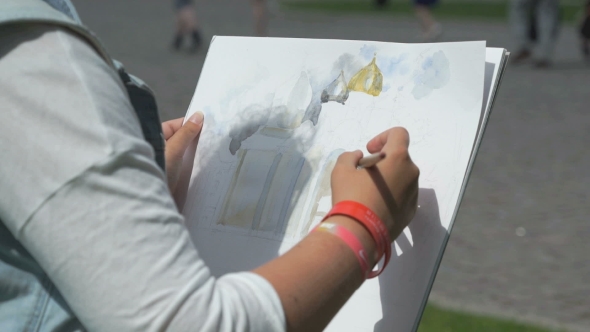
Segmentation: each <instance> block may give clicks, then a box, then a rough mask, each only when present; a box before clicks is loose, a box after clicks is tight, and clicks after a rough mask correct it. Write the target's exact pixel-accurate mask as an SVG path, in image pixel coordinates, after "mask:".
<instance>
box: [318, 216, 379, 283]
mask: <svg viewBox="0 0 590 332" xmlns="http://www.w3.org/2000/svg"><path fill="white" fill-rule="evenodd" d="M313 231H325V232H328V233H331V234H334V235H336V236H338V237H339V238H340V239H341V240H342V241H344V242H345V243H346V244H347V245H348V247H350V249H352V251H353V252H354V255H355V256H356V258H357V259H358V261H359V263H360V265H361V270H362V271H363V276H364V277H365V279H367V277H368V276H369V271H371V266H370V265H369V262H368V261H367V254H366V251H365V248H364V247H363V244H362V243H361V241H359V239H358V238H357V237H356V235H354V233H352V232H351V231H349V230H348V229H346V227H344V226H340V225H337V224H333V223H330V222H325V223H321V224H319V225H318V226H317V227H316V228H315V229H314V230H313Z"/></svg>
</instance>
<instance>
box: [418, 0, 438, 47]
mask: <svg viewBox="0 0 590 332" xmlns="http://www.w3.org/2000/svg"><path fill="white" fill-rule="evenodd" d="M437 3H438V0H414V12H415V14H416V17H418V21H420V25H421V27H422V41H424V42H434V41H437V40H438V39H439V38H440V37H441V36H442V32H443V31H442V27H441V25H440V23H438V22H437V21H436V20H435V19H434V16H433V15H432V7H434V6H435V5H436V4H437Z"/></svg>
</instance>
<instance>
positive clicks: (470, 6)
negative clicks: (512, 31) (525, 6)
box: [282, 0, 582, 22]
mask: <svg viewBox="0 0 590 332" xmlns="http://www.w3.org/2000/svg"><path fill="white" fill-rule="evenodd" d="M282 5H283V6H284V7H285V8H286V9H291V10H307V11H317V12H330V13H341V14H367V13H373V14H380V15H406V16H407V15H412V14H413V8H412V2H411V1H410V0H403V1H401V0H389V3H388V4H387V5H386V6H385V7H383V8H378V7H377V6H376V5H375V4H374V2H373V1H372V0H303V1H289V0H285V1H283V2H282ZM581 8H582V6H581V5H573V4H561V17H562V19H563V21H564V22H573V21H575V20H576V18H577V17H578V14H579V13H580V10H581ZM433 12H434V15H435V16H437V17H441V18H453V19H478V20H482V19H483V20H506V17H507V13H508V1H504V2H484V1H466V0H451V1H445V0H441V2H440V5H438V6H436V7H434V9H433Z"/></svg>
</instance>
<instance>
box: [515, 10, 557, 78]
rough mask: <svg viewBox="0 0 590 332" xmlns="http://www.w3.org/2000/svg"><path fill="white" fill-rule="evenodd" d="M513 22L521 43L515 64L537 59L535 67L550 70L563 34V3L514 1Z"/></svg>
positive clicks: (518, 45) (518, 44)
mask: <svg viewBox="0 0 590 332" xmlns="http://www.w3.org/2000/svg"><path fill="white" fill-rule="evenodd" d="M509 19H510V25H511V28H512V32H513V35H514V37H515V39H516V44H517V45H516V47H517V50H516V55H515V56H514V58H513V62H514V63H522V62H524V61H525V60H528V59H530V58H533V59H534V66H535V67H537V68H547V67H549V66H550V65H551V61H552V58H553V51H554V48H555V43H556V41H557V35H558V32H559V1H558V0H511V2H510V12H509ZM532 26H534V28H531V27H532ZM531 32H533V33H531ZM535 37H536V38H535ZM535 46H536V47H535ZM533 48H535V49H534V51H535V54H533Z"/></svg>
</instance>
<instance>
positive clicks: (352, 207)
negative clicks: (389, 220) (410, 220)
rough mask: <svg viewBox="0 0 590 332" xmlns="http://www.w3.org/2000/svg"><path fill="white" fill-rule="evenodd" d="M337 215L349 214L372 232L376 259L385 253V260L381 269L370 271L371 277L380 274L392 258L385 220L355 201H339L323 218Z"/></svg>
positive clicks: (348, 215)
mask: <svg viewBox="0 0 590 332" xmlns="http://www.w3.org/2000/svg"><path fill="white" fill-rule="evenodd" d="M335 215H343V216H347V217H350V218H352V219H354V220H356V221H358V222H359V223H360V224H361V225H363V226H364V227H365V229H366V230H367V231H368V232H369V233H370V234H371V237H372V238H373V240H374V241H375V244H376V245H377V257H376V259H375V260H376V261H379V260H380V259H381V256H382V255H384V256H385V261H384V262H383V265H382V266H381V268H380V269H378V270H377V271H371V272H370V273H369V278H374V277H376V276H378V275H380V274H381V272H383V270H384V269H385V267H386V266H387V264H388V263H389V260H390V259H391V240H390V237H389V231H388V230H387V227H385V224H384V223H383V221H381V219H380V218H379V217H378V216H377V215H376V214H375V213H374V212H373V211H372V210H371V209H369V208H368V207H366V206H364V205H363V204H361V203H358V202H355V201H341V202H338V203H337V204H336V205H334V207H332V209H331V210H330V212H328V214H327V215H326V216H325V217H324V219H323V220H326V219H328V218H329V217H331V216H335ZM323 220H322V221H323Z"/></svg>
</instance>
